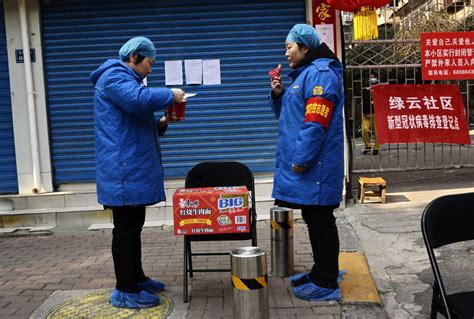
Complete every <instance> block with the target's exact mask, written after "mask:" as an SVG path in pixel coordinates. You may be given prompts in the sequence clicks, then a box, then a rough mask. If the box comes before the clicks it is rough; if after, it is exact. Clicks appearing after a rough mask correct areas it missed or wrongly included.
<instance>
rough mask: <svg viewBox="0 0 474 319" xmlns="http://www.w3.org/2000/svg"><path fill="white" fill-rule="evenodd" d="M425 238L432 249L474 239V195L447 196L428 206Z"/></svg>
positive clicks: (424, 224) (425, 218) (423, 229)
mask: <svg viewBox="0 0 474 319" xmlns="http://www.w3.org/2000/svg"><path fill="white" fill-rule="evenodd" d="M421 223H422V231H423V236H426V240H427V241H428V243H429V246H430V247H431V248H433V249H434V248H438V247H441V246H444V245H447V244H452V243H456V242H461V241H466V240H471V239H474V226H473V225H474V193H465V194H457V195H447V196H442V197H439V198H437V199H435V200H433V201H432V202H431V203H429V204H428V206H426V208H425V210H424V212H423V216H422V219H421Z"/></svg>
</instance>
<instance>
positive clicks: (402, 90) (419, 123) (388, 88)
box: [372, 84, 471, 144]
mask: <svg viewBox="0 0 474 319" xmlns="http://www.w3.org/2000/svg"><path fill="white" fill-rule="evenodd" d="M372 98H373V100H374V109H375V122H376V123H375V125H376V126H377V141H378V142H379V143H380V144H388V143H415V142H425V143H451V144H470V143H471V139H470V137H469V129H468V125H467V120H466V111H465V109H464V103H463V100H462V98H461V92H460V90H459V86H457V85H454V84H452V85H451V84H431V85H423V84H404V85H394V84H380V85H375V86H373V87H372Z"/></svg>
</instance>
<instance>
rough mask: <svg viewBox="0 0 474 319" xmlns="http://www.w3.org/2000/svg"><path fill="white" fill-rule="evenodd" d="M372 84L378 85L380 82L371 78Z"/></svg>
mask: <svg viewBox="0 0 474 319" xmlns="http://www.w3.org/2000/svg"><path fill="white" fill-rule="evenodd" d="M369 81H370V84H377V83H379V80H378V79H377V78H370V80H369Z"/></svg>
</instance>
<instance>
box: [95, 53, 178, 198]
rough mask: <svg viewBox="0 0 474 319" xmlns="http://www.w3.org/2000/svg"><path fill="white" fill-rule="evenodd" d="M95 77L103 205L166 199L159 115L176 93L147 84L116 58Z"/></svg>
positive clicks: (100, 188)
mask: <svg viewBox="0 0 474 319" xmlns="http://www.w3.org/2000/svg"><path fill="white" fill-rule="evenodd" d="M91 80H92V83H93V84H94V85H95V95H94V128H95V151H96V153H95V154H96V173H97V178H96V179H97V196H98V201H99V203H101V204H103V205H106V206H135V205H149V204H154V203H157V202H160V201H164V200H165V191H164V184H163V181H164V176H163V169H162V166H161V159H160V153H159V152H160V150H159V140H158V136H157V133H156V126H157V122H156V121H155V117H154V115H153V113H154V112H155V111H160V110H161V111H162V110H165V109H166V108H168V107H170V106H171V105H172V104H173V93H172V91H171V90H169V89H164V88H163V89H160V88H147V87H145V86H143V85H142V81H143V78H142V77H141V76H140V75H139V74H138V73H136V72H135V71H134V70H132V69H131V68H130V67H129V66H128V65H127V64H126V63H124V62H121V61H120V60H115V59H111V60H108V61H106V62H105V63H104V64H102V65H101V66H100V67H99V68H98V69H97V70H95V71H94V72H92V74H91Z"/></svg>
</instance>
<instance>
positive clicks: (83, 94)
mask: <svg viewBox="0 0 474 319" xmlns="http://www.w3.org/2000/svg"><path fill="white" fill-rule="evenodd" d="M304 6H305V3H304V1H299V0H298V1H296V0H286V1H269V0H264V1H248V0H239V1H232V2H227V1H179V2H177V1H149V2H147V1H138V2H132V1H127V2H123V1H122V2H120V1H101V2H100V3H99V2H97V1H66V0H63V1H50V3H49V4H44V5H43V8H42V12H43V28H44V30H43V32H44V33H43V34H44V46H45V56H46V72H47V88H48V105H49V117H50V123H51V137H52V149H53V165H54V169H55V182H56V183H57V184H59V183H70V182H80V181H94V180H95V172H94V170H95V162H94V137H93V117H92V99H93V87H92V85H91V83H90V81H89V74H90V72H91V71H92V70H94V69H95V68H96V67H97V66H98V65H100V64H101V63H102V62H103V61H104V60H105V59H107V58H113V57H116V56H117V52H118V50H119V48H120V46H121V44H123V43H124V42H125V41H126V40H127V39H129V38H130V37H133V36H139V35H144V36H148V37H150V38H151V39H152V40H153V41H154V43H155V45H156V47H157V50H158V56H157V63H156V64H155V67H154V69H153V74H152V75H151V76H150V78H149V81H148V83H149V85H150V86H164V84H165V79H164V61H165V60H176V59H179V60H185V59H219V60H220V62H221V76H222V85H212V86H205V85H200V86H184V87H183V89H184V90H185V91H188V92H195V93H198V96H197V97H195V98H193V99H192V100H190V101H189V103H188V110H187V118H186V120H185V121H183V122H181V123H178V124H173V125H171V126H170V127H169V129H168V132H167V133H166V136H165V137H164V138H163V139H162V143H161V145H162V155H163V164H164V168H165V174H166V177H168V178H169V177H183V176H185V174H186V173H187V171H188V170H189V169H190V168H191V167H192V166H193V165H194V164H196V163H198V162H201V161H206V160H237V161H241V162H243V163H246V164H248V165H249V166H250V168H251V169H252V170H253V171H254V172H272V171H273V167H274V156H275V154H274V153H275V142H276V135H277V121H276V119H275V118H274V116H273V114H272V112H271V110H270V109H269V107H268V106H267V103H266V98H267V94H268V92H269V78H268V74H267V71H268V70H270V69H272V68H274V67H275V66H276V65H277V64H278V63H282V64H284V65H286V63H285V57H284V40H285V37H286V34H287V32H288V30H289V29H290V28H291V27H292V26H293V25H294V24H295V23H301V22H304V17H305V8H304ZM286 71H288V70H286ZM157 116H159V115H158V114H157Z"/></svg>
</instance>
